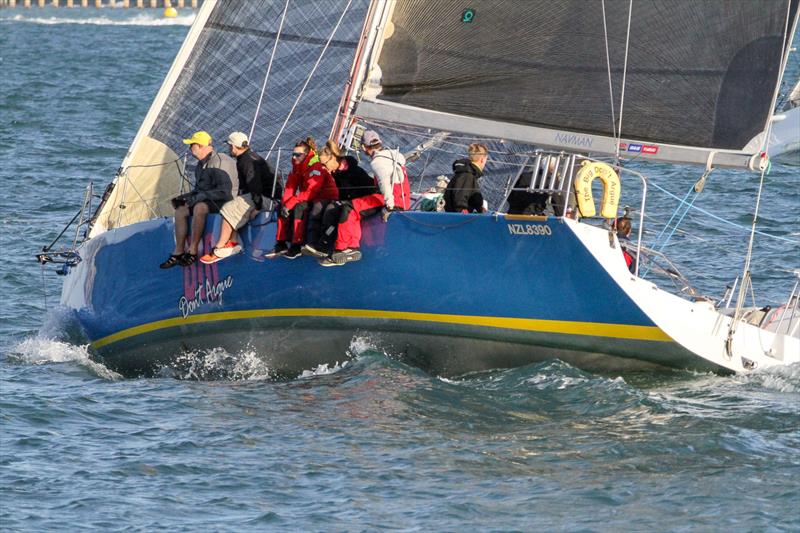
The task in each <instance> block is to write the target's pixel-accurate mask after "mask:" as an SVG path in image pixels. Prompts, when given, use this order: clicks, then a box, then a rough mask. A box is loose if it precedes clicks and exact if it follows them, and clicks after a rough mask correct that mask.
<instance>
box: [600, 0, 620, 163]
mask: <svg viewBox="0 0 800 533" xmlns="http://www.w3.org/2000/svg"><path fill="white" fill-rule="evenodd" d="M600 5H601V7H602V9H603V38H604V40H605V43H606V69H607V70H608V95H609V100H610V102H611V132H612V133H616V129H617V117H616V115H615V114H614V85H613V83H612V81H611V54H610V53H609V51H608V26H607V25H606V0H602V2H601V4H600ZM617 160H619V138H617Z"/></svg>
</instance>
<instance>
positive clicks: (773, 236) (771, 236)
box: [650, 181, 800, 245]
mask: <svg viewBox="0 0 800 533" xmlns="http://www.w3.org/2000/svg"><path fill="white" fill-rule="evenodd" d="M650 183H651V184H652V185H653V186H654V187H655V188H656V189H658V190H659V191H661V192H663V193H664V194H666V195H667V196H671V197H672V198H674V199H676V200H678V201H679V202H681V203H684V202H685V200H684V199H681V198H680V197H678V196H676V195H675V194H673V193H671V192H669V191H668V190H667V189H665V188H663V187H661V186H659V185H658V184H657V183H655V182H652V181H651V182H650ZM692 209H694V210H696V211H699V212H700V213H703V214H704V215H706V216H708V217H711V218H713V219H714V220H717V221H719V222H723V223H725V224H727V225H729V226H733V227H735V228H739V229H742V230H746V229H747V227H746V226H742V225H741V224H737V223H735V222H731V221H730V220H725V219H724V218H722V217H720V216H717V215H715V214H713V213H711V212H709V211H706V210H705V209H703V208H701V207H697V206H692ZM755 231H756V234H758V235H763V236H765V237H770V238H772V239H777V240H779V241H783V242H788V243H790V244H794V245H800V241H797V240H794V239H788V238H786V237H783V236H781V235H773V234H772V233H766V232H763V231H759V230H755Z"/></svg>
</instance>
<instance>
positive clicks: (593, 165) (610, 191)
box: [575, 161, 620, 218]
mask: <svg viewBox="0 0 800 533" xmlns="http://www.w3.org/2000/svg"><path fill="white" fill-rule="evenodd" d="M595 178H599V179H600V181H601V182H603V202H602V204H601V206H600V216H602V217H603V218H617V206H619V193H620V184H619V176H617V173H616V172H614V169H613V168H611V166H609V165H607V164H605V163H599V162H597V161H584V162H583V163H581V168H580V170H578V173H577V175H576V176H575V196H577V198H578V209H579V210H580V212H581V216H583V217H587V218H588V217H593V216H595V214H597V210H596V209H595V206H594V197H593V196H592V182H593V181H594V180H595Z"/></svg>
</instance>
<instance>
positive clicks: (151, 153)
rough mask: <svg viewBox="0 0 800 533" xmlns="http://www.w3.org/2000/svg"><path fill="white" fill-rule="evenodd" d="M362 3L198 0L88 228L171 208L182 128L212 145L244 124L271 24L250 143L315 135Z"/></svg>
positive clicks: (327, 117)
mask: <svg viewBox="0 0 800 533" xmlns="http://www.w3.org/2000/svg"><path fill="white" fill-rule="evenodd" d="M367 7H368V3H367V2H366V1H365V0H303V1H302V2H298V1H291V0H290V1H289V2H288V8H287V1H286V0H249V1H247V2H241V1H237V0H216V1H215V0H206V1H205V2H204V3H203V6H202V8H201V10H200V11H199V12H198V15H197V19H196V20H195V24H194V25H193V27H192V29H191V30H190V32H189V35H188V36H187V38H186V41H185V42H184V45H183V47H182V48H181V51H180V53H179V54H178V56H177V57H176V59H175V62H174V64H173V66H172V69H171V70H170V73H169V74H168V76H167V78H166V80H165V82H164V84H163V86H162V88H161V90H160V91H159V94H158V96H157V97H156V99H155V101H154V102H153V105H152V106H151V109H150V111H149V113H148V115H147V117H146V119H145V121H144V123H143V124H142V126H141V128H140V130H139V133H138V134H137V136H136V138H135V140H134V142H133V144H132V145H131V148H130V151H129V152H128V154H127V156H126V157H125V160H124V161H123V164H122V168H121V172H122V174H121V176H120V177H118V178H117V179H116V180H115V181H116V182H117V183H116V187H115V188H114V190H113V191H112V193H111V195H110V196H109V198H108V199H107V200H106V201H105V202H104V203H103V205H101V207H100V209H99V210H98V213H97V217H96V221H95V224H94V227H93V229H92V235H96V234H98V233H101V232H103V231H105V230H106V229H110V228H114V227H119V226H124V225H127V224H132V223H134V222H139V221H141V220H147V219H150V218H153V217H155V216H169V215H171V214H172V208H171V206H170V204H169V199H170V198H171V197H172V196H175V195H176V194H177V193H178V192H179V191H180V189H181V187H184V188H186V187H187V184H186V183H184V180H183V178H182V177H181V174H180V171H181V169H182V157H181V156H180V155H179V154H183V153H185V150H186V147H185V146H184V145H183V144H182V142H181V140H182V139H183V138H184V137H185V136H186V135H187V134H190V133H191V132H193V131H195V130H207V131H208V132H209V133H211V135H212V137H214V139H215V141H214V144H215V147H216V148H217V149H220V150H224V149H226V147H225V144H224V140H225V139H226V138H227V135H228V134H229V133H230V132H232V131H236V130H239V131H245V132H248V131H250V128H251V126H252V123H253V119H254V115H255V111H256V107H257V105H258V101H259V96H260V94H261V90H262V87H263V83H264V77H265V74H266V72H267V65H268V62H269V59H270V55H271V51H272V49H273V45H274V44H275V41H276V37H277V35H278V30H279V28H280V38H279V39H278V46H277V49H276V51H275V58H274V62H273V65H272V69H271V74H270V79H269V81H268V84H267V87H266V96H265V98H264V101H263V103H262V105H261V109H260V113H259V115H258V117H257V119H256V123H255V128H254V134H253V138H252V139H251V144H252V146H253V147H254V149H255V150H256V151H259V152H260V153H262V155H264V156H265V157H269V156H270V154H268V153H265V151H266V150H268V149H269V148H270V147H271V146H272V145H273V143H276V144H275V146H286V145H288V144H290V143H292V142H293V141H295V140H297V139H298V138H301V137H305V136H307V135H313V136H315V137H318V138H323V139H324V138H325V137H326V136H327V135H328V133H329V131H330V127H331V124H332V121H333V117H334V114H335V113H336V108H337V104H338V102H339V99H340V96H341V94H342V92H343V90H344V86H345V84H346V83H347V81H348V72H349V68H350V64H351V62H352V60H353V53H354V51H355V48H356V46H357V43H358V37H359V34H360V32H361V30H362V27H363V22H364V18H365V16H366V11H367ZM285 8H287V9H286V16H285V19H284V18H283V13H284V9H285ZM343 14H344V18H343V22H342V24H341V25H339V26H338V27H337V22H338V20H339V18H340V17H341V16H342V15H343ZM282 20H283V26H282V27H281V21H282ZM320 56H321V57H322V59H321V61H320V63H319V65H318V67H317V68H316V70H315V71H314V74H313V76H312V77H311V79H310V83H308V85H307V86H306V87H305V89H304V90H303V87H304V84H305V82H306V81H307V79H308V78H309V75H310V73H311V69H312V67H313V65H314V64H315V62H316V61H317V59H318V58H319V57H320ZM301 91H302V95H300V94H301ZM298 96H299V100H298ZM295 103H296V104H297V105H296V108H295V110H294V111H293V113H292V115H291V119H290V120H288V121H286V118H287V115H288V114H289V112H290V110H291V109H292V108H293V107H294V106H295ZM284 122H286V126H285V127H284ZM279 132H280V136H279V137H278V134H279ZM276 137H277V138H276ZM190 163H191V161H190ZM121 207H122V208H121Z"/></svg>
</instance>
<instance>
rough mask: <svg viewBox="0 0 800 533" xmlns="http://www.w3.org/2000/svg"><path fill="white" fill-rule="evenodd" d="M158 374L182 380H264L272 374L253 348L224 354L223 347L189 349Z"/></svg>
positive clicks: (270, 377)
mask: <svg viewBox="0 0 800 533" xmlns="http://www.w3.org/2000/svg"><path fill="white" fill-rule="evenodd" d="M160 374H161V375H162V376H165V377H166V376H169V377H173V378H175V379H185V380H197V381H208V380H225V381H264V380H269V379H272V377H273V373H272V372H271V371H270V369H269V367H268V366H267V364H266V363H265V362H264V361H263V360H262V359H261V358H260V357H259V356H258V354H257V353H256V352H255V351H251V350H248V351H243V352H240V353H236V354H231V353H228V352H227V351H226V350H224V349H223V348H214V349H211V350H203V351H198V352H189V353H186V354H183V355H181V356H179V357H178V358H177V359H176V360H175V361H174V362H173V363H172V364H171V365H169V366H168V367H164V368H162V369H161V372H160Z"/></svg>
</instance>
